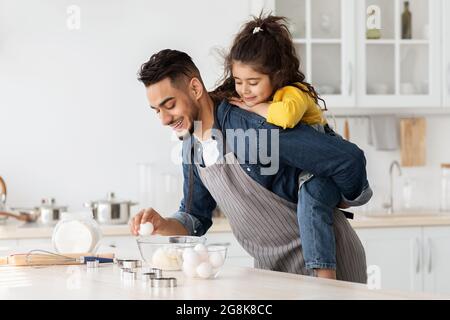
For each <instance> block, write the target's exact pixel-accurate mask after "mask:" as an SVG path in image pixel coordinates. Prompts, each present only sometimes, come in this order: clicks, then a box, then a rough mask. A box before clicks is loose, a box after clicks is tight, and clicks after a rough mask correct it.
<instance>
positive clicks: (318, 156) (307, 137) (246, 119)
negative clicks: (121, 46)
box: [172, 101, 372, 235]
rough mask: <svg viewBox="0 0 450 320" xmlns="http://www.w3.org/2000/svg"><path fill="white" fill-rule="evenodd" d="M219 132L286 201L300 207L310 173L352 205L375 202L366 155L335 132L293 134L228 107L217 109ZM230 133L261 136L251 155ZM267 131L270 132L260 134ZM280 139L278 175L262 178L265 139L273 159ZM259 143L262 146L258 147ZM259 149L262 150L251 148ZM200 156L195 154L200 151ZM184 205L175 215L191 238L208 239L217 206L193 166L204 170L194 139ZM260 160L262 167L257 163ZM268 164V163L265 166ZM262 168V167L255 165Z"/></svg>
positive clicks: (247, 168)
mask: <svg viewBox="0 0 450 320" xmlns="http://www.w3.org/2000/svg"><path fill="white" fill-rule="evenodd" d="M214 128H215V129H218V130H220V131H221V132H222V133H223V137H224V140H225V141H226V143H224V146H225V148H227V149H226V150H223V152H224V153H223V154H225V153H227V152H230V151H231V152H233V153H234V154H235V155H236V156H237V158H238V160H239V163H240V165H241V167H242V168H243V169H244V172H246V173H247V174H248V175H249V176H250V177H251V178H253V179H254V180H255V181H256V182H258V183H259V184H261V185H262V186H264V187H265V188H267V189H268V190H270V191H272V192H274V193H275V194H277V195H279V196H280V197H282V198H284V199H286V200H288V201H290V202H293V203H297V201H298V187H299V181H298V179H299V175H300V173H302V172H303V171H307V172H309V173H311V174H313V175H315V176H321V177H329V178H331V179H332V180H333V181H334V182H335V183H336V185H337V186H338V188H339V190H340V191H341V193H342V198H343V201H344V202H346V203H347V204H348V205H350V206H352V205H361V204H364V203H366V202H367V201H368V200H369V199H370V197H371V196H372V191H371V189H370V187H369V184H368V181H367V173H366V160H365V156H364V152H363V151H362V150H361V149H359V148H358V147H357V146H356V145H355V144H353V143H351V142H348V141H346V140H344V139H342V138H341V137H340V136H338V135H337V134H334V133H333V132H332V131H329V132H328V134H323V133H320V132H318V131H316V130H315V129H313V128H312V127H310V126H308V125H303V124H298V125H297V126H296V127H294V128H292V129H284V130H283V129H280V128H279V127H277V126H275V125H272V124H270V123H267V122H266V120H265V118H264V117H261V116H259V115H257V114H254V113H250V112H248V111H245V110H243V109H240V108H238V107H236V106H233V105H231V104H229V103H228V102H227V101H222V102H221V103H220V104H219V105H218V106H216V107H215V119H214ZM227 129H243V130H244V131H245V130H248V129H255V130H254V131H255V132H256V135H254V136H252V137H250V138H248V139H245V150H244V151H245V152H244V153H242V152H240V151H242V150H238V145H239V144H238V141H237V140H238V138H237V137H236V135H232V134H229V133H228V132H227ZM260 129H266V130H260ZM272 130H275V131H276V133H278V135H279V139H278V141H279V143H278V145H279V150H278V151H279V160H278V161H279V164H278V170H277V171H276V173H274V174H269V175H267V174H262V172H261V169H263V168H267V167H268V166H270V164H267V163H266V162H267V161H266V160H267V159H261V158H259V156H258V154H255V153H258V151H259V150H260V148H261V144H260V143H259V141H260V138H261V137H260V135H261V134H264V135H266V136H267V139H266V140H267V148H268V154H271V152H272V151H274V152H276V150H275V148H274V147H273V146H272V142H271V137H272V134H274V132H275V131H272ZM255 140H256V141H255ZM250 143H256V145H257V148H256V150H255V149H254V148H250V147H249V144H250ZM199 149H200V152H194V150H196V151H198V150H199ZM182 154H183V176H184V183H183V184H184V185H183V195H184V196H183V199H182V201H181V204H180V208H179V210H178V212H176V213H175V214H174V215H172V218H174V219H177V220H178V221H179V222H180V223H181V224H183V225H184V227H185V228H186V229H187V230H188V232H189V233H190V234H191V235H203V234H205V233H206V232H207V231H208V229H209V228H210V227H211V225H212V212H213V210H214V209H215V208H216V202H215V200H214V199H213V197H212V196H211V194H210V193H209V191H208V189H207V188H206V187H205V186H204V184H203V183H202V181H201V179H200V177H199V173H198V171H197V168H196V166H195V165H194V164H192V162H193V163H199V164H200V165H201V164H202V158H201V145H200V144H199V143H198V142H197V141H196V139H195V138H194V137H193V136H191V137H189V138H187V139H185V140H184V141H183V152H182ZM255 159H256V161H255ZM263 160H264V161H263ZM255 162H256V163H255Z"/></svg>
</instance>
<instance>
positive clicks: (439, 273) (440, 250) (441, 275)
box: [423, 227, 450, 293]
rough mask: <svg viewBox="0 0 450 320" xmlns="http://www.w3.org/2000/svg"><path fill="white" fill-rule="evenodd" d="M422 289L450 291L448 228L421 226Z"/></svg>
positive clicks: (449, 229) (449, 233)
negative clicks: (422, 255) (422, 254)
mask: <svg viewBox="0 0 450 320" xmlns="http://www.w3.org/2000/svg"><path fill="white" fill-rule="evenodd" d="M423 252H424V260H423V274H424V291H426V292H429V293H450V274H449V271H450V228H449V227H433V228H430V227H428V228H423Z"/></svg>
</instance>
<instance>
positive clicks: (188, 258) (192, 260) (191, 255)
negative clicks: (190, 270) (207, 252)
mask: <svg viewBox="0 0 450 320" xmlns="http://www.w3.org/2000/svg"><path fill="white" fill-rule="evenodd" d="M183 260H184V262H185V263H188V264H190V265H193V266H195V267H196V266H197V265H198V264H199V263H200V262H201V261H200V256H199V254H198V253H197V252H196V251H194V250H193V249H192V248H187V249H184V251H183Z"/></svg>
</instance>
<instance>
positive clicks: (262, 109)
mask: <svg viewBox="0 0 450 320" xmlns="http://www.w3.org/2000/svg"><path fill="white" fill-rule="evenodd" d="M229 102H230V103H231V104H234V105H235V106H237V107H239V108H241V109H244V110H247V111H250V112H253V113H256V114H258V115H260V116H261V117H264V118H267V111H268V110H269V104H268V103H267V102H262V103H258V104H256V105H254V106H253V107H249V106H247V105H246V104H245V103H244V101H243V100H242V99H240V98H236V97H232V98H230V99H229Z"/></svg>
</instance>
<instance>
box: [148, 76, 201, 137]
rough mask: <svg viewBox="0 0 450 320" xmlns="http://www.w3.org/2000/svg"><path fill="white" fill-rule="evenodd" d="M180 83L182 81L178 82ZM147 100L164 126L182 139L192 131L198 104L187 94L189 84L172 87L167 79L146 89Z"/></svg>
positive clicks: (196, 118)
mask: <svg viewBox="0 0 450 320" xmlns="http://www.w3.org/2000/svg"><path fill="white" fill-rule="evenodd" d="M180 81H182V80H180ZM147 99H148V101H149V103H150V107H151V108H152V109H153V110H155V112H156V113H157V114H158V116H159V118H160V119H161V123H162V124H163V125H164V126H169V127H171V128H172V130H174V131H175V134H176V135H177V136H178V138H180V139H182V138H183V137H184V136H186V135H187V134H188V133H192V132H193V129H194V121H195V120H198V104H197V103H196V101H195V100H194V99H193V98H192V97H191V96H190V94H189V84H187V83H186V84H185V83H182V82H180V85H179V87H178V86H177V87H174V86H173V85H172V83H171V81H170V79H169V78H165V79H163V80H161V81H160V82H157V83H155V84H152V85H150V86H148V87H147Z"/></svg>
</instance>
